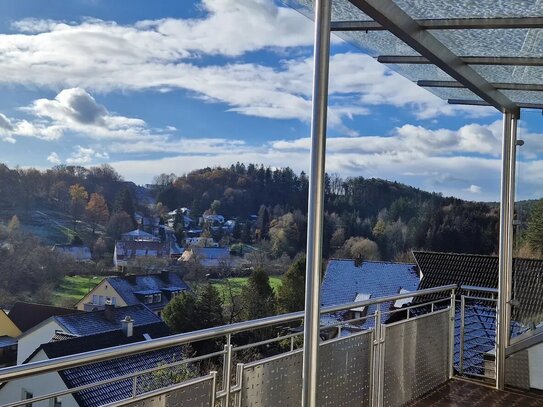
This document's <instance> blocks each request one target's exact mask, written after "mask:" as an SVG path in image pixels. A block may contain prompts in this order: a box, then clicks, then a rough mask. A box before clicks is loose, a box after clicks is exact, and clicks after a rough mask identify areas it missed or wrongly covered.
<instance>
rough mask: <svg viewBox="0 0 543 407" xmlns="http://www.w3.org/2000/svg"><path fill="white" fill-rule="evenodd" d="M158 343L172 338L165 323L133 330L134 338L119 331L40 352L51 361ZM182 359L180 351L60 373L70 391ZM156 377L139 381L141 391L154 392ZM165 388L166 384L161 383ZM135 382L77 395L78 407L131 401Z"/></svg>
mask: <svg viewBox="0 0 543 407" xmlns="http://www.w3.org/2000/svg"><path fill="white" fill-rule="evenodd" d="M145 334H147V335H148V337H150V338H152V339H155V338H161V337H164V336H168V335H170V334H171V332H170V331H169V329H168V328H167V326H166V324H164V322H156V323H153V324H149V325H143V326H139V327H135V328H134V334H133V336H131V337H129V338H127V337H126V336H125V335H124V334H123V333H122V332H121V331H120V330H117V331H114V332H108V333H102V334H98V335H89V336H84V337H79V338H75V339H68V340H64V341H62V342H49V343H46V344H44V345H42V346H41V349H43V351H44V352H45V353H46V354H47V356H48V357H49V358H58V357H62V356H67V355H73V354H77V353H83V352H90V351H93V350H97V349H104V348H110V347H114V346H119V345H125V344H129V343H136V342H141V341H144V340H146V339H147V338H146V337H145V336H144V335H145ZM182 356H183V352H182V349H181V348H180V347H174V348H168V349H161V350H157V351H152V352H146V353H141V354H137V355H133V356H128V357H123V358H118V359H112V360H106V361H103V362H99V363H94V364H90V365H85V366H81V367H77V368H73V369H67V370H64V371H62V372H60V376H61V378H62V380H63V381H64V383H65V384H66V386H67V387H68V388H75V387H79V386H83V385H86V384H91V383H95V382H98V381H101V380H107V379H112V378H115V377H119V376H123V375H126V374H129V373H134V372H139V371H142V370H145V369H149V368H153V367H156V366H160V365H162V364H164V363H171V362H174V361H177V360H180V359H181V358H182ZM152 379H153V376H149V375H144V376H140V377H139V378H138V389H145V390H151V389H152V388H151V387H152V386H153V382H152ZM161 384H162V385H165V384H164V383H161ZM132 386H133V381H132V380H122V381H118V382H113V383H111V384H108V385H103V386H100V387H96V388H91V389H89V390H84V391H81V392H78V393H75V394H74V397H75V398H76V401H77V403H78V404H79V405H80V406H82V407H95V406H101V405H105V404H109V403H112V402H115V401H119V400H122V399H125V398H128V397H130V396H131V395H132Z"/></svg>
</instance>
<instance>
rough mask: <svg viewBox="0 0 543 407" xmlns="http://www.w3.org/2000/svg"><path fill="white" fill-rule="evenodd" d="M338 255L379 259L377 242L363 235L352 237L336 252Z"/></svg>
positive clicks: (361, 258)
mask: <svg viewBox="0 0 543 407" xmlns="http://www.w3.org/2000/svg"><path fill="white" fill-rule="evenodd" d="M335 255H336V257H343V258H347V259H359V260H379V259H380V257H381V256H380V254H379V247H378V246H377V243H375V242H374V241H372V240H370V239H366V238H363V237H351V238H349V239H347V241H346V242H345V243H344V244H343V246H342V247H341V249H339V250H338V251H337V252H336V254H335Z"/></svg>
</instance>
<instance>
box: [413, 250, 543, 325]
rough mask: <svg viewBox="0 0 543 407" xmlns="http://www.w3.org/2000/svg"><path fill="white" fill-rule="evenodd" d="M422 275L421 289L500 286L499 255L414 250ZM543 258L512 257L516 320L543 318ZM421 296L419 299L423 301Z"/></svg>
mask: <svg viewBox="0 0 543 407" xmlns="http://www.w3.org/2000/svg"><path fill="white" fill-rule="evenodd" d="M413 255H414V257H415V261H416V262H417V265H418V266H419V268H420V271H421V273H422V275H423V278H422V280H421V282H420V286H419V289H425V288H431V287H439V286H442V285H448V284H459V285H471V286H476V287H486V288H498V256H484V255H476V254H458V253H436V252H413ZM542 278H543V260H536V259H520V258H516V259H513V299H514V300H517V301H518V303H519V305H518V306H514V307H513V310H512V311H513V312H512V318H513V320H515V321H517V322H522V323H528V322H536V323H539V322H541V321H542V320H543V302H542V301H541V298H543V282H542V281H541V279H542ZM426 299H427V298H426V297H425V298H420V299H418V300H417V301H424V300H426Z"/></svg>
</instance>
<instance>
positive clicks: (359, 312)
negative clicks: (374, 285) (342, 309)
mask: <svg viewBox="0 0 543 407" xmlns="http://www.w3.org/2000/svg"><path fill="white" fill-rule="evenodd" d="M370 298H371V294H368V293H356V297H355V298H354V302H359V301H367V300H369V299H370ZM367 313H368V307H366V306H362V307H355V308H351V309H350V310H349V313H348V318H349V319H359V318H363V317H365V316H366V314H367Z"/></svg>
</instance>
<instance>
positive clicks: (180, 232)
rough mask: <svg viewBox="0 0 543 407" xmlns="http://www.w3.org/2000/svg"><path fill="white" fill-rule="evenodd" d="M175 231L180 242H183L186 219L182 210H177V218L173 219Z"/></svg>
mask: <svg viewBox="0 0 543 407" xmlns="http://www.w3.org/2000/svg"><path fill="white" fill-rule="evenodd" d="M173 231H174V233H175V237H176V238H177V241H178V242H181V241H183V239H184V238H185V219H184V215H183V214H182V213H181V210H180V209H177V212H176V214H175V217H174V219H173Z"/></svg>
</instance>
